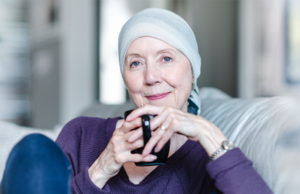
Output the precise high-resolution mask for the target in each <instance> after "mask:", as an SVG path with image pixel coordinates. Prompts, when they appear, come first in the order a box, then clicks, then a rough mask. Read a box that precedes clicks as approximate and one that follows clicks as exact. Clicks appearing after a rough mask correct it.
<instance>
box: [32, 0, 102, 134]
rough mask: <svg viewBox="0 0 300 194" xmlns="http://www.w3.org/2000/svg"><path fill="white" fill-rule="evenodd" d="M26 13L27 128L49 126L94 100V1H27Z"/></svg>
mask: <svg viewBox="0 0 300 194" xmlns="http://www.w3.org/2000/svg"><path fill="white" fill-rule="evenodd" d="M53 3H54V4H53ZM53 6H54V7H53ZM51 7H52V8H51ZM51 10H52V11H51ZM53 10H54V12H53ZM53 13H55V17H54V16H53ZM30 14H31V16H30V18H31V19H30V24H31V41H32V48H31V51H32V52H31V58H32V69H33V79H34V80H33V85H32V92H31V93H32V102H33V106H32V121H31V125H32V126H33V127H37V128H53V127H54V126H55V125H57V124H62V125H63V124H65V123H66V122H67V121H69V120H71V119H72V118H74V117H76V116H78V115H79V114H80V113H81V112H82V111H83V110H85V109H86V108H87V107H88V106H90V105H91V104H92V103H93V102H94V100H95V96H96V94H95V93H96V86H95V84H96V78H95V77H96V76H95V74H96V73H95V59H96V57H95V47H96V46H95V44H96V42H95V34H94V33H95V17H96V16H95V1H94V0H84V1H82V0H62V1H57V0H56V1H51V0H44V1H39V0H31V1H30ZM53 17H54V19H55V18H56V19H55V21H51V20H52V19H53Z"/></svg>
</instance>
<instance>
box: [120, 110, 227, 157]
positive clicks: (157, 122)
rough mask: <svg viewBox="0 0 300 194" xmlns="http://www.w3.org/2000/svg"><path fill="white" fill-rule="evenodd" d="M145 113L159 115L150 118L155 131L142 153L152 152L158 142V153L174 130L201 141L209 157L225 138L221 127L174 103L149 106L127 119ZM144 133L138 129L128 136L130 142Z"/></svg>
mask: <svg viewBox="0 0 300 194" xmlns="http://www.w3.org/2000/svg"><path fill="white" fill-rule="evenodd" d="M145 114H149V115H156V117H154V118H153V119H152V120H151V121H150V123H151V124H150V126H151V130H152V131H154V130H155V129H156V130H155V131H154V132H153V135H152V137H151V138H150V140H149V141H148V143H147V145H146V146H145V148H144V150H143V155H148V154H150V152H151V151H152V150H153V148H154V146H155V145H156V148H155V152H159V151H160V150H161V149H162V148H163V146H164V145H165V144H166V142H167V141H168V140H169V139H170V138H171V137H172V136H173V134H174V133H178V134H182V135H184V136H186V137H187V138H188V139H190V140H193V141H197V142H199V143H200V144H201V145H202V146H203V148H204V149H205V150H206V152H207V154H208V155H209V156H210V155H212V154H213V153H214V152H215V151H216V150H217V149H219V148H220V146H221V143H222V142H223V141H224V140H226V137H225V136H224V134H223V133H222V132H221V130H220V129H219V128H218V127H216V126H215V125H214V124H213V123H211V122H209V121H208V120H206V119H204V118H203V117H201V116H197V115H193V114H190V113H188V112H183V111H181V110H178V109H176V108H174V107H171V106H153V105H146V106H143V107H141V108H138V109H136V110H134V111H132V112H131V114H130V115H128V116H127V118H126V121H132V120H134V119H136V118H137V117H140V116H142V115H145ZM142 135H143V134H142V132H141V131H137V132H135V133H133V134H132V135H131V136H130V137H129V138H128V141H129V142H134V141H136V140H137V139H138V138H140V137H141V136H142Z"/></svg>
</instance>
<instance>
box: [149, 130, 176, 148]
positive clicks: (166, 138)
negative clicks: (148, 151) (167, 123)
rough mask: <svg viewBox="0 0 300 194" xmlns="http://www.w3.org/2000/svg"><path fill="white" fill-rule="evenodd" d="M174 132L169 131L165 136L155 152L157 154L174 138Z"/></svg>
mask: <svg viewBox="0 0 300 194" xmlns="http://www.w3.org/2000/svg"><path fill="white" fill-rule="evenodd" d="M173 134H174V132H173V131H172V130H167V131H166V133H165V134H164V135H163V137H162V138H161V139H160V140H159V141H158V143H157V145H156V147H155V149H154V152H155V153H157V152H159V151H160V150H161V149H162V148H163V147H164V145H165V144H166V143H167V142H168V141H169V140H170V139H171V137H172V136H173Z"/></svg>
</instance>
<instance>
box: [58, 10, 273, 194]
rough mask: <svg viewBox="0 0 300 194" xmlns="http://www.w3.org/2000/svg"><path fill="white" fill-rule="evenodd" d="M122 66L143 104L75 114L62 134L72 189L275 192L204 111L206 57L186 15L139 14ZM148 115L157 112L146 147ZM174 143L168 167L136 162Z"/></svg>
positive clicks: (123, 45) (125, 38)
mask: <svg viewBox="0 0 300 194" xmlns="http://www.w3.org/2000/svg"><path fill="white" fill-rule="evenodd" d="M119 65H120V70H121V74H122V76H123V80H124V82H125V84H126V87H127V89H128V92H129V95H130V97H131V99H132V101H133V102H134V104H135V105H136V107H137V109H135V110H134V111H132V112H131V113H130V114H129V115H128V116H127V118H126V120H124V119H123V118H120V117H117V118H113V119H101V118H88V117H81V118H77V119H74V120H72V121H71V122H69V123H68V124H67V125H66V126H65V127H64V129H63V130H62V132H61V133H60V135H59V137H58V138H57V143H58V144H59V145H60V146H61V148H62V150H63V151H64V152H65V154H66V156H67V157H68V159H69V161H71V164H72V167H73V168H72V169H73V170H72V191H73V193H89V194H90V193H95V194H96V193H198V194H199V193H205V194H207V193H220V192H222V193H243V194H249V193H256V194H260V193H264V194H267V193H272V192H271V190H270V189H269V188H268V186H267V185H266V183H265V182H264V181H263V179H262V178H261V177H260V175H259V174H258V173H257V172H256V171H255V170H254V168H253V167H252V163H251V161H250V160H248V159H247V158H246V157H245V155H244V154H243V153H242V152H241V150H240V149H239V148H234V146H233V144H232V143H231V142H229V141H228V140H227V138H226V137H225V136H224V134H223V133H222V132H221V130H220V129H219V128H218V127H216V126H215V125H214V124H213V123H211V122H209V121H208V120H206V119H204V118H203V117H201V116H200V113H201V103H200V97H199V95H198V92H197V91H198V87H197V85H196V84H195V83H197V79H198V77H199V75H200V67H201V58H200V55H199V53H198V46H197V42H196V38H195V36H194V33H193V31H192V30H191V28H190V27H189V25H188V24H187V23H186V22H185V21H184V20H183V19H182V18H181V17H179V16H178V15H176V14H174V13H173V12H170V11H167V10H162V9H155V8H152V9H145V10H143V11H141V12H139V13H137V14H136V15H134V16H133V17H132V18H131V19H129V20H128V21H127V22H126V24H125V25H124V26H123V28H122V30H121V32H120V35H119ZM146 114H148V115H155V117H154V118H153V119H152V120H151V121H150V126H151V127H150V129H151V132H152V136H151V138H150V139H149V141H148V143H146V145H144V141H143V130H142V120H141V117H142V116H143V115H146ZM133 129H136V130H133ZM169 140H170V142H171V143H170V150H169V155H168V159H167V162H166V163H165V165H159V166H144V167H137V166H135V163H139V162H152V161H154V160H156V158H157V157H156V156H155V155H153V154H151V153H153V152H152V151H154V152H159V151H160V150H161V149H162V148H163V147H164V145H165V144H166V143H167V142H169ZM141 147H144V148H143V151H142V153H141V154H140V153H135V152H132V151H133V150H135V149H138V148H141Z"/></svg>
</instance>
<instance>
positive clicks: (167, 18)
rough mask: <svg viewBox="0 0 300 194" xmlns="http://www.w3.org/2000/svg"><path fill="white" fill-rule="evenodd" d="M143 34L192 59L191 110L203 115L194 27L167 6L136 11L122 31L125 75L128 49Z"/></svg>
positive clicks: (120, 55)
mask: <svg viewBox="0 0 300 194" xmlns="http://www.w3.org/2000/svg"><path fill="white" fill-rule="evenodd" d="M142 36H150V37H154V38H157V39H159V40H162V41H164V42H166V43H168V44H169V45H171V46H173V47H175V48H176V49H178V50H179V51H181V52H182V53H183V54H184V55H185V56H186V57H187V58H188V59H189V61H190V63H191V66H192V71H193V76H194V84H193V89H192V91H191V95H190V97H189V99H188V112H190V113H193V114H195V115H200V113H201V100H200V97H199V92H198V86H197V79H198V77H199V76H200V69H201V57H200V55H199V52H198V45H197V41H196V38H195V35H194V33H193V31H192V29H191V28H190V26H189V25H188V24H187V23H186V21H185V20H184V19H182V18H181V17H180V16H178V15H177V14H175V13H173V12H171V11H168V10H164V9H158V8H149V9H144V10H142V11H140V12H138V13H137V14H135V15H134V16H133V17H131V18H130V19H129V20H128V21H127V22H126V24H125V25H124V26H123V27H122V30H121V32H120V34H119V65H120V71H121V74H122V76H123V66H124V62H125V55H126V52H127V50H128V48H129V46H130V45H131V43H132V42H133V41H134V40H135V39H137V38H139V37H142ZM123 80H124V77H123Z"/></svg>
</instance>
